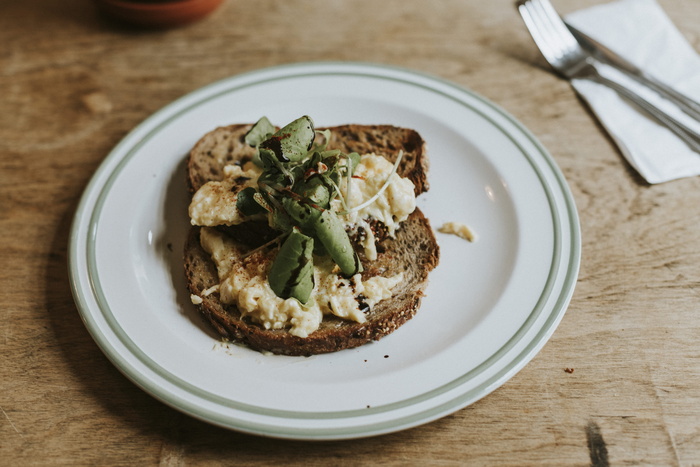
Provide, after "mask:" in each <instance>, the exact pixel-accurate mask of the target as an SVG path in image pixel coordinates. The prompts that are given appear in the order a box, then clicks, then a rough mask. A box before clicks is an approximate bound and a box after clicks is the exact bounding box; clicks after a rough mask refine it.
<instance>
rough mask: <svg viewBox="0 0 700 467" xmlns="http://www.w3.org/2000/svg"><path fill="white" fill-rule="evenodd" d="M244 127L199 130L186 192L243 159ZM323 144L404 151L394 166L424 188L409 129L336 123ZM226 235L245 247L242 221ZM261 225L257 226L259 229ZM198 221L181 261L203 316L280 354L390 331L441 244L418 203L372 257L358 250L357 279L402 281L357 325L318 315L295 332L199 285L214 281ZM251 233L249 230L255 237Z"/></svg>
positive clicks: (411, 308)
mask: <svg viewBox="0 0 700 467" xmlns="http://www.w3.org/2000/svg"><path fill="white" fill-rule="evenodd" d="M250 126H251V125H231V126H228V127H221V128H217V129H216V130H214V131H212V132H210V133H208V134H207V135H205V136H204V137H203V138H202V139H201V140H200V141H199V142H198V143H197V144H196V145H195V147H194V148H193V150H192V152H191V154H190V157H189V161H188V178H187V179H188V184H189V187H190V189H191V190H193V191H194V190H196V189H197V188H198V187H199V186H201V185H202V184H204V183H206V181H209V180H220V179H221V178H223V167H224V166H225V165H226V164H231V163H235V162H236V161H241V160H246V159H249V158H251V157H252V156H253V154H254V149H253V148H250V147H249V146H248V145H247V144H245V142H244V141H243V137H244V136H245V133H246V132H247V131H248V129H249V128H250ZM329 147H333V148H338V149H341V150H343V151H344V152H352V151H355V152H358V153H360V154H363V153H368V152H375V153H377V154H384V155H386V156H387V158H389V159H391V160H395V157H396V156H397V155H398V153H399V151H401V150H403V151H404V156H403V159H402V163H401V164H400V166H399V169H398V172H399V173H400V174H401V175H403V176H405V177H408V178H410V179H411V180H412V181H413V183H414V186H415V188H416V189H415V191H416V194H419V193H422V192H424V191H425V190H427V187H428V183H427V169H428V161H427V154H426V152H425V143H424V142H423V140H422V138H421V137H420V135H418V133H417V132H415V131H413V130H408V129H403V128H397V127H393V126H389V125H372V126H362V125H343V126H339V127H334V128H332V136H331V141H330V142H329ZM237 229H238V230H235V229H234V230H229V231H228V233H229V234H230V235H231V236H232V237H233V238H236V239H237V240H242V241H244V242H246V243H247V244H248V245H250V244H251V242H249V239H248V238H246V237H244V236H241V229H244V227H243V225H241V226H239V227H237ZM263 230H264V229H263ZM199 232H200V229H199V228H198V227H193V228H192V230H191V232H190V235H189V237H188V240H187V243H186V245H185V254H184V263H185V274H186V278H187V284H188V288H189V290H190V292H191V293H192V294H193V295H196V296H198V297H200V298H201V300H202V302H201V303H200V304H198V305H197V307H198V308H199V310H200V312H201V313H202V315H203V316H204V318H205V319H206V320H207V321H208V322H209V323H210V324H211V325H212V326H213V327H214V329H215V330H216V331H217V332H218V333H219V334H220V335H221V336H222V337H224V338H225V339H229V340H232V341H236V342H240V343H243V344H246V345H248V346H249V347H251V348H253V349H255V350H260V351H269V352H272V353H275V354H283V355H307V356H308V355H314V354H321V353H328V352H335V351H338V350H342V349H347V348H353V347H357V346H360V345H363V344H366V343H368V342H370V341H372V340H378V339H380V338H381V337H383V336H385V335H387V334H389V333H391V332H393V331H394V330H396V329H397V328H398V327H399V326H401V325H402V324H404V323H405V322H406V321H407V320H409V319H410V318H412V317H413V316H414V314H415V313H416V311H417V310H418V307H419V306H420V302H421V298H422V297H423V291H424V290H425V287H426V285H427V282H428V273H429V272H430V271H431V270H432V269H434V268H435V266H436V265H437V264H438V261H439V256H440V250H439V246H438V244H437V241H436V239H435V235H434V233H433V230H432V228H431V226H430V222H429V221H428V219H427V218H426V217H425V216H424V215H423V213H422V212H421V211H420V209H418V208H416V210H415V211H414V212H413V213H412V214H411V215H410V216H409V218H408V219H407V220H406V221H405V222H403V223H402V224H401V227H400V229H399V230H398V231H397V233H396V238H390V237H383V238H382V240H381V242H380V244H379V245H378V247H377V251H378V258H377V259H376V260H375V261H367V259H366V258H365V257H364V254H363V252H362V250H361V249H360V248H359V247H358V248H357V251H358V254H359V256H360V259H361V260H362V263H363V266H364V272H363V274H362V276H363V280H366V279H368V278H370V277H373V276H377V275H382V276H385V277H387V276H393V275H395V274H398V273H400V272H403V274H404V277H403V281H402V282H401V283H400V284H399V285H397V286H396V287H395V288H394V289H393V290H392V292H393V293H394V294H393V296H392V297H391V298H390V299H386V300H383V301H381V302H379V303H377V304H376V305H374V307H372V309H371V310H370V311H368V312H367V313H366V318H367V320H366V322H365V323H357V322H353V321H348V320H344V319H341V318H338V317H335V316H328V315H327V316H324V319H323V321H322V323H321V326H320V328H319V329H318V330H316V331H314V332H313V333H311V334H310V335H309V336H308V337H305V338H301V337H297V336H294V335H292V334H290V333H289V332H288V331H286V330H267V329H264V328H263V327H261V326H259V325H257V324H255V323H253V322H250V321H248V320H247V319H241V314H240V313H239V311H238V310H237V309H236V307H235V306H233V305H225V304H223V303H221V302H220V301H219V295H218V292H213V293H210V294H208V295H205V294H204V291H205V290H207V289H210V288H211V287H213V286H215V285H216V284H218V283H219V277H218V274H217V271H216V266H215V265H214V263H213V262H212V261H211V259H210V257H209V255H208V254H207V253H206V252H205V251H204V249H203V248H202V247H201V245H200V242H199ZM257 235H258V234H256V236H257Z"/></svg>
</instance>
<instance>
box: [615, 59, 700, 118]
mask: <svg viewBox="0 0 700 467" xmlns="http://www.w3.org/2000/svg"><path fill="white" fill-rule="evenodd" d="M618 70H621V71H622V72H624V73H625V74H626V75H627V76H629V77H630V78H632V79H634V80H635V81H637V82H638V83H640V84H643V85H645V86H648V87H650V88H651V89H653V90H654V91H656V92H657V93H659V94H660V95H661V96H662V97H665V98H666V99H668V100H670V101H671V102H673V103H674V104H676V105H677V106H678V107H680V109H681V110H682V111H683V112H685V113H686V114H688V115H689V116H691V117H693V118H694V119H695V120H698V121H700V104H699V103H697V102H696V101H694V100H692V99H690V98H689V97H687V96H685V95H684V94H681V93H680V92H678V91H676V90H675V89H673V88H671V87H669V86H667V85H665V84H664V83H662V82H661V81H658V80H657V79H656V78H654V77H653V76H651V75H649V74H647V73H644V72H643V71H641V70H639V71H632V70H627V69H625V68H618Z"/></svg>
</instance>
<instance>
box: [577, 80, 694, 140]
mask: <svg viewBox="0 0 700 467" xmlns="http://www.w3.org/2000/svg"><path fill="white" fill-rule="evenodd" d="M588 78H589V79H591V80H592V81H595V82H597V83H600V84H603V85H605V86H607V87H609V88H610V89H612V90H614V91H616V92H617V93H618V94H620V95H621V96H622V97H624V98H626V99H627V100H629V101H630V102H632V103H633V104H635V105H636V106H637V107H639V108H640V109H641V110H643V111H644V112H646V113H647V114H648V115H649V116H650V117H652V118H653V119H655V120H656V121H657V122H659V123H661V124H662V125H664V126H666V127H667V128H668V129H669V130H671V131H672V132H673V133H674V134H675V135H676V136H678V137H679V138H681V139H682V140H683V141H684V142H685V143H686V144H687V145H688V146H689V147H690V148H691V149H692V150H693V151H695V152H697V153H700V135H698V134H697V133H696V132H695V131H693V130H692V129H690V128H688V127H687V126H686V125H685V124H683V123H681V122H679V121H678V120H676V119H675V118H673V117H671V116H670V115H669V114H667V113H666V112H664V111H663V110H661V109H659V108H658V107H656V106H655V105H654V104H652V103H651V102H649V101H647V100H646V99H644V98H643V97H641V96H640V95H639V94H637V93H635V92H634V91H631V90H630V89H628V88H626V87H624V86H622V85H621V84H619V83H616V82H615V81H613V80H611V79H608V78H606V77H604V76H601V75H600V74H598V73H596V74H594V75H590V76H588Z"/></svg>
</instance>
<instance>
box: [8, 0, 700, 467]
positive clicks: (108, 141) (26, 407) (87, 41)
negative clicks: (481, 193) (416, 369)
mask: <svg viewBox="0 0 700 467" xmlns="http://www.w3.org/2000/svg"><path fill="white" fill-rule="evenodd" d="M595 3H599V2H598V1H596V0H573V1H567V2H564V1H558V2H557V1H555V5H556V6H557V7H558V8H559V9H560V10H561V11H562V12H563V13H566V12H569V11H573V10H575V9H579V8H583V7H586V6H590V5H593V4H595ZM659 3H660V4H661V5H662V6H663V7H664V9H665V10H666V12H667V13H668V14H669V16H670V17H671V18H672V19H673V21H674V22H675V24H676V25H677V26H678V28H679V29H680V30H681V31H682V33H683V34H684V35H685V37H686V38H687V39H688V40H689V41H690V43H691V44H692V45H693V47H694V48H695V49H696V50H700V22H699V21H698V18H700V3H698V2H697V0H659ZM0 4H1V5H2V10H1V11H2V13H0V44H2V45H0V167H1V169H0V170H1V171H0V203H1V204H0V226H1V228H2V235H1V236H0V257H1V258H2V271H1V272H0V290H2V302H3V303H2V306H1V307H0V363H1V365H0V465H51V464H60V465H154V464H160V465H200V464H203V465H220V464H229V463H237V464H238V463H240V464H245V465H267V464H280V463H284V464H290V465H327V464H328V465H333V464H339V463H341V462H343V463H348V464H384V465H411V464H437V465H458V464H471V463H473V464H494V465H541V464H547V465H588V464H593V465H607V464H608V463H609V464H610V465H630V464H634V465H636V464H642V465H685V466H689V465H700V315H699V312H700V235H699V234H698V231H699V229H698V227H699V221H700V177H694V178H686V179H682V180H678V181H673V182H668V183H664V184H660V185H653V186H652V185H649V184H647V183H645V182H644V181H643V180H642V179H641V178H640V177H639V176H638V175H637V174H636V173H635V172H634V171H633V170H632V169H631V168H630V166H629V165H628V164H627V163H626V162H625V161H624V159H623V158H622V156H621V155H620V153H619V152H618V151H617V149H616V147H615V146H614V145H613V143H612V141H611V139H610V138H609V137H608V136H607V135H606V134H605V133H604V131H603V130H602V129H601V127H600V125H599V124H598V123H597V122H596V120H595V119H594V118H593V117H592V115H591V113H590V112H589V111H588V110H587V108H586V107H585V106H584V105H583V104H582V102H581V101H580V99H579V98H577V96H576V95H575V94H574V92H573V91H572V89H571V87H570V86H569V84H568V83H567V82H565V81H563V80H560V79H558V78H557V77H555V76H554V75H553V74H552V73H550V72H549V71H548V69H547V68H546V66H545V64H544V61H543V60H542V59H541V57H540V55H539V53H538V52H537V50H536V49H535V47H534V43H533V42H532V40H531V39H530V37H529V35H528V33H527V32H526V30H525V28H524V26H523V24H522V21H521V19H520V17H519V15H518V14H517V13H516V10H515V8H514V6H513V2H512V1H511V0H494V1H489V2H485V1H481V0H444V1H439V2H425V1H418V0H389V1H382V2H378V1H374V0H346V1H327V0H326V1H322V0H317V1H312V0H287V1H285V2H274V1H270V0H261V1H257V2H244V1H234V0H227V1H226V2H225V3H224V4H223V5H222V6H221V7H220V8H219V9H218V10H217V11H215V12H214V13H213V14H212V15H211V16H209V17H207V18H205V19H204V20H202V21H200V22H197V23H195V24H192V25H189V26H187V27H182V28H177V29H171V30H160V31H144V30H139V29H135V28H131V27H125V26H123V25H120V24H116V23H114V22H112V21H110V20H108V19H106V18H104V17H102V16H101V15H99V14H98V13H97V12H96V11H95V8H94V6H93V4H92V3H91V2H89V1H88V0H73V1H61V2H58V1H49V0H24V1H21V2H18V1H11V0H5V1H2V2H1V3H0ZM324 60H347V61H363V62H374V63H380V64H390V65H397V66H401V67H406V68H410V69H414V70H418V71H420V72H427V73H430V74H434V75H437V76H439V77H442V78H445V79H447V80H451V81H453V82H455V83H458V84H460V85H463V86H465V87H468V88H470V89H471V90H473V91H475V92H476V93H478V94H481V95H482V96H485V97H486V98H488V99H490V100H491V101H493V102H495V103H496V104H498V105H499V106H501V107H502V108H504V109H505V110H506V111H508V112H510V113H511V114H512V115H514V116H515V117H516V118H517V119H518V120H520V121H521V122H522V123H523V124H524V125H525V126H527V127H528V128H529V129H530V130H531V131H532V132H533V133H534V134H535V135H536V136H537V137H538V138H539V139H540V140H541V142H542V143H543V144H544V145H545V146H546V147H547V148H548V149H549V151H550V152H551V154H552V156H553V157H554V159H555V160H556V162H557V164H558V165H559V166H560V168H561V169H562V171H563V173H564V175H565V176H566V179H567V181H568V183H569V185H570V187H571V191H572V193H573V196H574V198H575V201H576V204H577V207H578V210H579V215H580V221H581V234H582V261H581V269H580V275H579V279H578V283H577V286H576V290H575V293H574V295H573V299H572V301H571V304H570V306H569V309H568V311H567V313H566V315H565V316H564V319H563V320H562V322H561V324H560V325H559V327H558V329H557V330H556V332H555V333H554V335H553V337H552V338H551V340H550V341H549V342H548V343H547V344H546V345H545V346H544V348H543V349H542V350H541V352H540V353H539V354H538V355H537V356H536V357H535V358H534V359H533V360H532V361H531V362H530V363H529V364H528V365H527V366H526V367H525V368H524V369H523V370H522V371H520V372H519V373H518V374H517V375H515V377H513V378H512V379H511V380H509V381H508V382H507V383H505V384H504V385H503V386H502V387H500V388H499V389H498V390H496V391H495V392H493V393H492V394H490V395H488V396H487V397H485V398H484V399H482V400H480V401H478V402H477V403H474V404H473V405H471V406H469V407H467V408H465V409H462V410H459V411H458V412H456V413H454V414H452V415H449V416H447V417H444V418H442V419H440V420H438V421H435V422H432V423H429V424H426V425H423V426H420V427H417V428H413V429H410V430H406V431H403V432H399V433H394V434H389V435H385V436H379V437H375V438H368V439H359V440H352V441H334V442H296V441H280V440H272V439H267V438H262V437H256V436H252V435H246V434H241V433H237V432H232V431H228V430H225V429H221V428H218V427H214V426H211V425H209V424H207V423H204V422H201V421H198V420H195V419H193V418H190V417H189V416H187V415H184V414H181V413H180V412H178V411H176V410H173V409H171V408H169V407H167V406H165V405H164V404H162V403H160V402H158V401H156V400H155V399H154V398H152V397H151V396H150V395H148V394H147V393H145V392H143V391H142V390H140V389H139V388H137V387H136V386H135V385H134V384H132V383H131V382H130V381H129V380H127V379H126V378H125V377H124V376H122V374H121V373H120V372H119V371H118V370H117V369H116V368H115V367H114V366H113V365H112V364H111V363H110V362H109V361H108V360H107V358H106V357H105V356H104V355H103V354H102V352H101V351H100V350H99V348H98V347H97V345H96V344H95V342H94V341H93V340H92V338H91V337H90V335H89V334H88V331H87V330H86V328H85V326H84V325H83V323H82V321H81V318H80V316H79V313H78V310H77V308H76V305H75V304H74V301H73V297H72V295H71V289H70V286H69V281H68V272H67V260H68V258H67V245H68V237H69V230H70V226H71V220H72V218H73V215H74V213H75V210H76V206H77V203H78V201H79V198H80V196H81V193H82V192H83V190H84V188H85V186H86V184H87V183H88V181H89V180H90V178H91V176H92V175H93V173H94V171H95V170H96V168H97V167H98V165H99V164H100V163H101V162H102V160H103V159H104V158H105V156H106V155H107V153H108V152H109V151H110V149H111V148H112V147H114V146H115V145H116V144H117V143H118V142H119V141H120V139H121V138H123V137H124V136H125V135H126V134H127V132H129V131H130V130H131V129H132V128H133V127H134V126H136V125H137V124H139V123H140V122H141V121H143V120H144V119H145V118H146V117H148V116H149V115H150V114H152V113H153V112H155V111H157V110H158V109H160V108H161V107H163V106H164V105H166V104H168V103H169V102H171V101H173V100H174V99H176V98H178V97H180V96H182V95H184V94H186V93H188V92H190V91H193V90H195V89H197V88H199V87H201V86H204V85H206V84H208V83H211V82H213V81H216V80H219V79H222V78H225V77H228V76H232V75H236V74H238V73H242V72H247V71H251V70H256V69H259V68H263V67H268V66H273V65H279V64H287V63H296V62H309V61H324ZM565 369H570V370H573V371H569V372H567V371H565Z"/></svg>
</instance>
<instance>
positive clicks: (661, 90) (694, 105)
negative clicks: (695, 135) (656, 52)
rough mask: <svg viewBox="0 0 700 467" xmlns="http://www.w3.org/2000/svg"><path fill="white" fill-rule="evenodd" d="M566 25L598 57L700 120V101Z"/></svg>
mask: <svg viewBox="0 0 700 467" xmlns="http://www.w3.org/2000/svg"><path fill="white" fill-rule="evenodd" d="M566 26H567V27H568V28H569V30H570V31H571V32H572V33H573V34H574V36H576V39H578V41H579V43H580V44H581V45H582V46H583V47H584V48H585V49H586V50H587V51H588V52H590V53H591V54H592V55H593V56H594V57H595V58H596V59H598V60H600V61H601V62H603V63H606V64H608V65H610V66H613V67H615V68H616V69H618V70H620V71H622V72H623V73H625V74H626V75H627V76H629V77H630V78H632V79H634V80H636V81H637V82H638V83H640V84H643V85H645V86H647V87H649V88H651V89H653V90H654V91H656V92H657V93H658V94H659V95H661V96H662V97H664V98H665V99H667V100H669V101H671V102H673V103H674V104H676V106H678V108H680V109H681V110H682V111H683V112H685V113H686V114H688V115H689V116H691V117H693V118H694V119H695V120H698V121H700V103H698V102H697V101H695V100H693V99H691V98H690V97H688V96H686V95H685V94H682V93H680V92H678V91H676V90H675V89H673V88H671V87H670V86H668V85H666V84H664V83H662V82H661V81H659V80H658V79H656V78H654V77H653V76H651V75H650V74H649V73H646V72H645V71H643V70H641V69H639V68H638V67H637V66H635V65H633V64H632V63H630V62H629V61H628V60H626V59H624V58H623V57H620V56H619V55H618V54H616V53H615V52H613V51H612V50H610V49H609V48H608V47H606V46H604V45H603V44H601V43H600V42H598V41H596V40H595V39H593V38H591V37H590V36H588V35H586V34H585V33H583V32H581V31H579V30H578V29H576V28H575V27H573V26H572V25H570V24H569V23H566Z"/></svg>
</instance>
